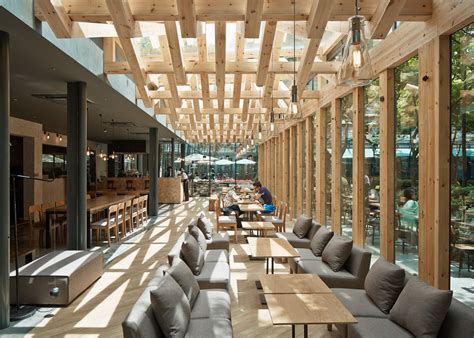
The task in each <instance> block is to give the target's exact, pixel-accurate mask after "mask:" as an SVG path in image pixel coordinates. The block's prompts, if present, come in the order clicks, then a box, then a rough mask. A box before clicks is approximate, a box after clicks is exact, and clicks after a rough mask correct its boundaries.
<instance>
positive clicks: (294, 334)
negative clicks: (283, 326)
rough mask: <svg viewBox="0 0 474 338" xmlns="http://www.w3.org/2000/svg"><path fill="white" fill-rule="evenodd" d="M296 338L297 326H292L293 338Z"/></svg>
mask: <svg viewBox="0 0 474 338" xmlns="http://www.w3.org/2000/svg"><path fill="white" fill-rule="evenodd" d="M295 337H296V332H295V326H294V325H291V338H295Z"/></svg>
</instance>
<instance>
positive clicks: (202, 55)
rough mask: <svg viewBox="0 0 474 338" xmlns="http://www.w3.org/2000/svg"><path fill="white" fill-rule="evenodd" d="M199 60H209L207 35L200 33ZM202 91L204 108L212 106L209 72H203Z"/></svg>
mask: <svg viewBox="0 0 474 338" xmlns="http://www.w3.org/2000/svg"><path fill="white" fill-rule="evenodd" d="M197 45H198V53H199V61H200V62H207V44H206V35H205V34H202V35H199V36H198V38H197ZM200 75H201V91H202V98H203V100H202V101H203V106H204V108H210V107H211V101H210V100H209V76H208V75H207V73H201V74H200Z"/></svg>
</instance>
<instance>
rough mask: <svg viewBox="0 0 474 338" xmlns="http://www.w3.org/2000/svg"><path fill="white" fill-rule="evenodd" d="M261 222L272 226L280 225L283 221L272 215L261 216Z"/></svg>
mask: <svg viewBox="0 0 474 338" xmlns="http://www.w3.org/2000/svg"><path fill="white" fill-rule="evenodd" d="M261 217H262V221H263V222H272V223H273V224H282V223H283V220H282V219H280V218H278V217H276V216H273V215H262V216H261Z"/></svg>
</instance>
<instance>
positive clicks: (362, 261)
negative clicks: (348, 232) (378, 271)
mask: <svg viewBox="0 0 474 338" xmlns="http://www.w3.org/2000/svg"><path fill="white" fill-rule="evenodd" d="M371 256H372V253H371V252H369V251H366V250H364V249H362V248H360V247H358V246H357V245H354V246H352V251H351V255H350V256H349V258H348V259H347V262H346V264H345V265H344V266H345V268H346V270H347V271H349V272H350V273H351V274H352V275H354V276H356V277H357V278H358V279H359V283H358V284H359V288H361V289H362V288H364V282H365V277H366V276H367V273H368V272H369V268H370V257H371Z"/></svg>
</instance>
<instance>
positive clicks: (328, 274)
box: [297, 260, 359, 288]
mask: <svg viewBox="0 0 474 338" xmlns="http://www.w3.org/2000/svg"><path fill="white" fill-rule="evenodd" d="M297 272H298V273H312V274H315V275H318V276H319V277H320V278H321V279H322V280H323V282H324V283H326V285H327V286H329V287H330V288H358V287H357V286H358V284H359V279H358V278H357V277H356V276H354V275H352V274H351V273H350V272H349V271H347V270H345V269H341V270H339V271H338V272H335V271H333V270H332V269H331V268H330V267H329V266H328V265H327V264H326V263H324V262H323V261H322V260H300V261H299V262H298V271H297Z"/></svg>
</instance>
